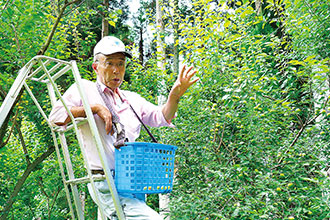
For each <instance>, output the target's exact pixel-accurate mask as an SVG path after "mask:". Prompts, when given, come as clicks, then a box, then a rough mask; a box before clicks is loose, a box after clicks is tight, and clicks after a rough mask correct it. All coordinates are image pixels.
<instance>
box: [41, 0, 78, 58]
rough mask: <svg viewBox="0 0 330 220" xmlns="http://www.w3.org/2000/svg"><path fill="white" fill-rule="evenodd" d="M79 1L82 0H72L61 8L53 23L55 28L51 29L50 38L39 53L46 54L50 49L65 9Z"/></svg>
mask: <svg viewBox="0 0 330 220" xmlns="http://www.w3.org/2000/svg"><path fill="white" fill-rule="evenodd" d="M79 1H80V0H74V1H71V2H66V3H65V5H64V6H63V7H62V8H61V10H60V13H59V15H58V16H57V18H56V20H55V23H54V25H53V28H52V30H51V31H50V33H49V35H48V38H47V40H46V43H45V44H44V46H43V47H42V48H41V49H40V50H39V52H38V53H37V54H38V55H44V54H45V52H46V50H47V49H48V47H49V45H50V42H51V41H52V39H53V36H54V34H55V31H56V28H57V26H58V24H59V23H60V20H61V18H62V17H63V14H64V11H65V9H66V8H67V7H68V6H70V5H72V4H74V3H76V2H79Z"/></svg>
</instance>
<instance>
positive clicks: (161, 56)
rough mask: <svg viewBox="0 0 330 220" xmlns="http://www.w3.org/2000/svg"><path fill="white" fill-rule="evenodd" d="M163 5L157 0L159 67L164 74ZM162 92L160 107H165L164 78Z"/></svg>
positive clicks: (159, 99) (160, 92)
mask: <svg viewBox="0 0 330 220" xmlns="http://www.w3.org/2000/svg"><path fill="white" fill-rule="evenodd" d="M162 5H163V1H162V0H156V25H157V27H156V32H157V66H158V68H159V69H160V70H161V72H162V73H163V74H164V73H165V71H166V69H165V48H164V45H165V44H164V23H163V19H162V17H163V12H162V10H161V8H162ZM160 84H161V86H160V90H159V95H158V105H163V104H164V103H165V101H166V97H165V96H164V94H165V91H166V86H165V80H164V78H163V77H162V79H161V82H160Z"/></svg>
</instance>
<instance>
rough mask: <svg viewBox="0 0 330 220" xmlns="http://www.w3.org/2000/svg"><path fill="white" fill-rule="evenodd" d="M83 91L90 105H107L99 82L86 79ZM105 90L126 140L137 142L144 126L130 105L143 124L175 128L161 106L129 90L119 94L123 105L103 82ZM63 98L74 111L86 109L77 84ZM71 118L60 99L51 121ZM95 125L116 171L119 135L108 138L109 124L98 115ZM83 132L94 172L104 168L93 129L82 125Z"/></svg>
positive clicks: (95, 116) (89, 160)
mask: <svg viewBox="0 0 330 220" xmlns="http://www.w3.org/2000/svg"><path fill="white" fill-rule="evenodd" d="M82 85H83V88H85V91H86V95H87V99H88V102H89V104H90V105H95V104H102V105H104V106H106V105H105V103H104V101H103V100H102V97H101V96H100V94H99V92H98V90H97V88H96V83H95V82H91V81H88V80H82ZM100 85H101V89H102V91H103V92H104V93H105V94H106V96H107V97H108V98H109V100H110V102H111V104H112V106H113V107H114V110H115V111H116V113H117V115H118V116H119V118H120V122H121V123H122V124H123V125H124V127H125V132H126V137H127V138H128V140H129V141H130V142H134V141H135V140H136V139H137V138H138V137H139V135H140V129H141V124H140V122H139V120H138V119H137V118H136V116H135V115H134V113H133V111H132V110H131V109H130V107H129V104H128V103H130V104H131V105H132V106H133V108H134V110H135V111H136V113H137V114H138V115H139V116H140V118H141V119H142V121H143V123H145V124H146V125H148V126H152V127H160V126H170V127H174V125H173V124H172V123H168V122H167V121H166V120H165V118H164V115H163V113H162V108H161V106H156V105H154V104H152V103H150V102H148V101H147V100H145V99H144V98H142V97H141V96H140V95H138V94H136V93H134V92H130V91H126V90H119V89H118V92H119V94H121V96H122V98H123V102H122V101H121V100H120V98H119V97H118V95H117V94H114V93H113V92H112V91H111V90H110V89H108V88H107V87H106V86H105V85H104V84H102V83H100ZM63 99H64V101H65V103H66V105H67V106H68V108H69V109H71V108H72V107H74V106H83V105H82V100H81V98H80V95H79V92H78V89H77V85H76V84H73V85H72V86H71V87H70V88H69V89H68V90H67V91H66V92H65V93H64V95H63ZM67 117H68V113H67V112H66V110H65V108H64V107H63V105H62V103H61V101H60V100H58V101H57V102H56V104H55V105H54V107H53V109H52V111H51V113H50V115H49V120H50V121H51V122H52V123H53V124H55V123H59V122H62V123H63V122H64V121H65V119H66V118H67ZM94 118H95V122H96V125H97V128H98V131H99V133H100V136H101V140H102V143H103V146H104V151H105V154H106V155H105V156H106V159H107V162H108V164H109V166H110V169H114V168H115V163H114V159H115V157H114V146H113V143H114V142H115V140H116V134H114V135H110V134H109V135H107V134H106V132H105V124H104V122H103V120H102V119H101V118H100V117H98V115H97V114H95V115H94ZM79 132H80V134H81V135H82V138H83V142H84V147H85V151H86V155H87V160H88V162H89V164H90V168H91V169H102V165H101V162H100V159H99V156H98V152H97V149H96V147H95V143H94V138H93V136H92V133H91V131H90V129H89V126H88V123H85V124H83V125H81V126H79Z"/></svg>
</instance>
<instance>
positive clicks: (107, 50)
mask: <svg viewBox="0 0 330 220" xmlns="http://www.w3.org/2000/svg"><path fill="white" fill-rule="evenodd" d="M118 52H122V53H123V54H125V56H127V57H129V58H132V55H131V54H129V53H128V52H126V49H125V44H124V43H123V42H122V41H121V40H119V39H118V38H116V37H113V36H105V37H103V38H102V39H101V40H100V41H99V42H98V43H97V44H96V45H95V47H94V56H95V55H96V54H99V53H101V54H104V55H110V54H114V53H118Z"/></svg>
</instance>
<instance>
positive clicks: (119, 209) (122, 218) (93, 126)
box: [71, 61, 125, 220]
mask: <svg viewBox="0 0 330 220" xmlns="http://www.w3.org/2000/svg"><path fill="white" fill-rule="evenodd" d="M71 63H72V72H73V76H74V78H75V81H76V84H77V88H78V91H79V94H80V97H81V99H82V102H83V106H84V109H85V113H86V116H87V120H88V123H89V126H90V129H91V132H92V135H93V137H94V141H95V144H96V148H97V151H98V154H99V158H100V161H101V164H102V167H103V170H104V173H105V176H106V180H107V183H108V187H109V190H110V192H111V196H112V200H113V203H114V206H115V209H116V212H117V215H118V218H119V220H125V215H124V212H123V209H122V206H121V204H120V199H119V196H118V192H117V189H116V186H115V183H114V179H113V177H112V174H111V172H110V169H109V166H108V162H107V160H106V159H105V156H104V155H105V152H104V149H103V144H102V141H101V137H100V134H99V132H98V129H97V127H96V123H95V119H94V116H93V113H92V110H91V108H90V105H89V103H88V100H87V96H86V94H85V91H84V90H83V88H82V87H83V86H82V83H81V76H80V74H79V70H78V67H77V64H76V62H75V61H71ZM89 171H90V170H89ZM102 211H103V210H102V209H101V212H102Z"/></svg>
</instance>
